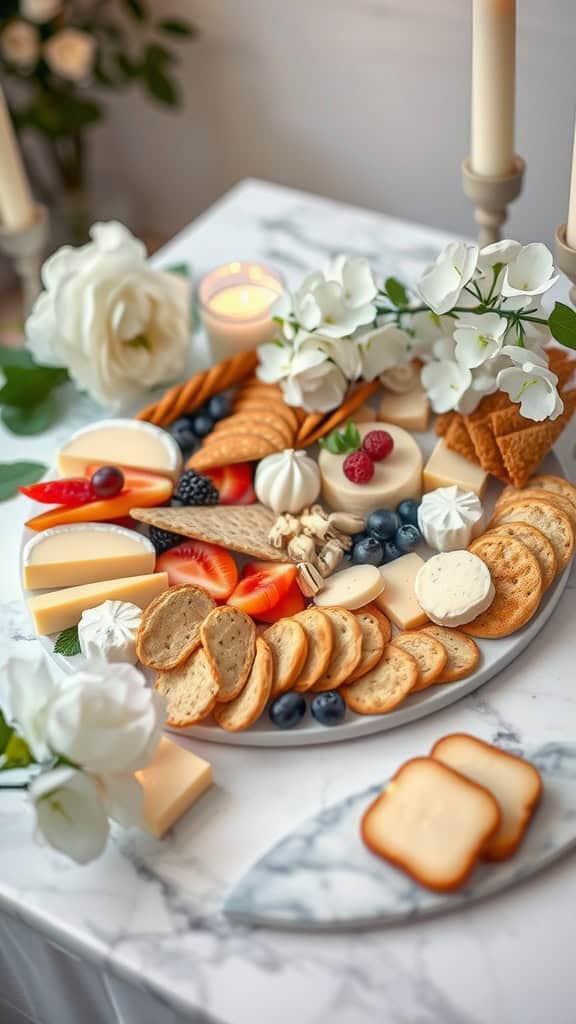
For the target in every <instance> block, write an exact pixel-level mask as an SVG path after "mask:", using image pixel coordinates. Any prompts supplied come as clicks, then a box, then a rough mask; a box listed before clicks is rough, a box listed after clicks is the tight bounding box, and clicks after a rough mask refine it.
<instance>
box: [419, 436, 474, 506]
mask: <svg viewBox="0 0 576 1024" xmlns="http://www.w3.org/2000/svg"><path fill="white" fill-rule="evenodd" d="M452 484H456V486H457V487H460V488H461V489H462V490H463V491H474V493H475V494H477V495H478V497H479V498H482V497H483V495H484V492H485V490H486V487H487V486H488V473H486V472H485V470H483V469H482V466H479V465H477V463H475V462H470V460H469V459H465V458H464V456H463V455H460V453H459V452H453V451H451V449H450V448H448V447H447V446H446V444H445V442H444V439H443V438H442V437H441V438H440V440H439V441H438V443H437V445H436V447H435V448H434V451H433V452H432V455H431V456H430V458H429V459H428V462H427V463H426V465H425V466H424V490H425V491H434V490H435V489H436V488H437V487H450V486H451V485H452Z"/></svg>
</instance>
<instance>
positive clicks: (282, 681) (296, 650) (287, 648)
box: [262, 619, 308, 697]
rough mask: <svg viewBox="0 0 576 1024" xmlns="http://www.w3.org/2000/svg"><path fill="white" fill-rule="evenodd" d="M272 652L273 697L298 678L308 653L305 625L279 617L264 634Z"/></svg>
mask: <svg viewBox="0 0 576 1024" xmlns="http://www.w3.org/2000/svg"><path fill="white" fill-rule="evenodd" d="M262 636H263V637H264V639H265V641H266V643H267V644H268V646H269V648H270V651H271V653H272V665H273V672H272V693H271V694H270V696H271V697H278V696H279V694H281V693H284V692H285V691H286V690H289V689H290V687H291V686H292V683H293V682H294V681H295V680H296V679H297V678H298V676H299V675H300V673H301V671H302V669H303V668H304V662H305V661H306V657H307V654H308V638H307V636H306V633H305V632H304V627H303V626H302V625H301V624H300V623H299V622H296V620H295V619H278V622H275V623H274V624H273V625H272V626H270V627H269V628H268V629H266V630H265V631H264V633H263V634H262Z"/></svg>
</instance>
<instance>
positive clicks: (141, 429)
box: [56, 419, 182, 479]
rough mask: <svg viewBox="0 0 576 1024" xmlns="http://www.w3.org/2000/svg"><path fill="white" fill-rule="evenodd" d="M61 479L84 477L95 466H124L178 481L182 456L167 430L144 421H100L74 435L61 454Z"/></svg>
mask: <svg viewBox="0 0 576 1024" xmlns="http://www.w3.org/2000/svg"><path fill="white" fill-rule="evenodd" d="M56 458H57V466H58V472H59V473H60V474H61V476H83V474H84V470H85V469H86V467H87V466H90V465H92V464H99V465H113V466H124V467H126V468H129V469H136V470H138V469H140V470H143V471H144V472H148V473H160V474H161V475H162V476H169V477H171V478H172V479H176V477H177V476H178V474H179V473H180V470H181V468H182V454H181V452H180V449H179V447H178V445H177V444H176V442H175V440H174V438H173V437H171V436H170V434H168V433H167V431H166V430H161V429H160V427H155V426H154V425H153V424H152V423H143V422H142V421H140V420H129V419H115V420H100V421H99V422H98V423H94V424H91V425H90V426H89V427H83V428H82V430H78V431H77V433H75V434H73V435H72V437H71V438H70V440H69V441H67V442H66V444H65V445H64V446H63V447H62V448H61V449H60V451H59V452H58V455H57V457H56Z"/></svg>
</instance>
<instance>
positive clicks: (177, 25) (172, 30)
mask: <svg viewBox="0 0 576 1024" xmlns="http://www.w3.org/2000/svg"><path fill="white" fill-rule="evenodd" d="M156 28H158V29H159V30H160V32H167V33H168V35H170V36H180V38H181V39H193V38H194V36H195V35H196V29H195V28H194V26H193V25H191V24H190V22H188V21H184V20H183V19H181V18H163V19H162V21H159V22H158V23H157V25H156Z"/></svg>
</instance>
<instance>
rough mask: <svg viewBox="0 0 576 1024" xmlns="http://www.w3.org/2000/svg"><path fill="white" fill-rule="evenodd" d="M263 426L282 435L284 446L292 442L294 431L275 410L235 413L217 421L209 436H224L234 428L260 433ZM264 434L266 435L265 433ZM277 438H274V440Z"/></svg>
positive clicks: (278, 435) (277, 434)
mask: <svg viewBox="0 0 576 1024" xmlns="http://www.w3.org/2000/svg"><path fill="white" fill-rule="evenodd" d="M263 426H266V427H268V428H269V430H271V431H273V432H274V434H275V435H276V437H281V438H282V440H283V442H284V447H286V446H287V445H290V444H291V443H292V440H293V438H294V434H293V431H292V430H290V427H289V426H288V425H287V423H286V421H285V420H282V419H280V417H279V416H277V415H276V414H275V413H273V412H263V413H258V415H257V416H251V415H250V414H249V413H235V414H234V415H233V416H227V417H226V419H225V420H220V422H219V423H216V425H215V427H214V430H213V432H212V433H211V434H209V435H208V437H210V438H212V439H214V438H216V437H222V436H224V435H226V434H230V433H232V432H233V431H234V430H238V431H248V432H249V433H253V432H254V431H256V432H257V433H258V431H260V429H261V428H262V427H263ZM262 436H263V437H266V435H265V434H263V435H262ZM275 439H276V438H273V440H275ZM206 440H207V439H206Z"/></svg>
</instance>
